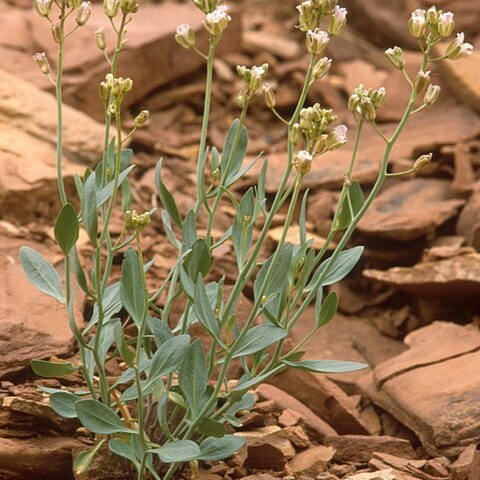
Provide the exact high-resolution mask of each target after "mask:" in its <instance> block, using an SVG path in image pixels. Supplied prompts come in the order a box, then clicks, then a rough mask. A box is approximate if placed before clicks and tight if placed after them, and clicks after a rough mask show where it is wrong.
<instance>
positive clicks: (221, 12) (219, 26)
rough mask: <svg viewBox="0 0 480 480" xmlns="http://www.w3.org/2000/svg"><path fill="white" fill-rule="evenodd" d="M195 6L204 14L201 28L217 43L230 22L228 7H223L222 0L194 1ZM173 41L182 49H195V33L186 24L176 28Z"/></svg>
mask: <svg viewBox="0 0 480 480" xmlns="http://www.w3.org/2000/svg"><path fill="white" fill-rule="evenodd" d="M193 3H194V4H195V6H196V7H197V8H198V9H199V10H201V11H202V12H203V13H204V14H205V20H204V21H203V26H204V27H205V30H207V32H208V33H209V34H210V35H211V36H212V37H213V38H214V39H215V42H219V41H220V38H221V36H222V33H223V32H224V30H225V29H226V28H227V27H228V25H229V23H230V22H231V21H232V17H231V16H230V15H229V14H228V7H227V6H226V5H223V1H222V0H194V2H193ZM175 40H176V41H177V43H178V44H180V45H181V46H182V47H183V48H186V49H190V48H195V42H196V38H195V31H194V30H193V28H192V27H191V26H190V25H189V24H188V23H182V24H181V25H179V26H178V27H177V33H176V35H175Z"/></svg>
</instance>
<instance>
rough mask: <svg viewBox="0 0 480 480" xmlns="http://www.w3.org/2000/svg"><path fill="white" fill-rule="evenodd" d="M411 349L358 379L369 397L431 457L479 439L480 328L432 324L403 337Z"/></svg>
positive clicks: (451, 452) (452, 452) (455, 451)
mask: <svg viewBox="0 0 480 480" xmlns="http://www.w3.org/2000/svg"><path fill="white" fill-rule="evenodd" d="M406 343H407V345H409V346H410V350H409V351H406V352H404V353H402V354H401V355H399V356H398V357H396V358H395V359H392V360H389V361H387V362H384V363H383V364H380V365H378V366H377V367H376V368H375V369H374V371H373V373H371V374H368V375H367V376H365V377H362V378H361V379H360V380H359V381H358V386H359V388H360V389H361V390H362V391H363V392H364V393H365V394H366V395H367V396H369V397H370V399H371V400H372V401H373V402H374V403H376V404H378V405H379V406H381V407H382V408H383V409H385V410H387V411H388V412H390V413H391V414H392V415H393V416H395V417H396V418H397V419H398V420H399V421H400V422H401V423H403V424H405V425H406V426H407V427H408V428H410V429H411V430H413V431H414V432H415V433H416V434H417V435H418V437H419V438H420V440H421V441H422V443H423V445H424V446H425V448H426V449H427V451H428V453H429V454H431V455H433V456H441V455H445V456H448V457H452V456H455V455H458V454H459V453H460V452H461V451H462V450H463V449H464V448H465V447H466V446H468V445H469V444H471V443H478V442H479V441H480V424H479V423H478V417H479V415H480V404H479V403H478V397H479V395H480V371H479V369H478V362H479V361H480V332H479V331H478V330H477V329H475V328H473V327H462V326H459V325H455V324H450V323H448V324H447V323H446V322H435V323H433V324H432V325H429V326H428V327H425V328H422V329H420V330H417V331H416V332H414V333H412V334H410V335H408V336H407V337H406Z"/></svg>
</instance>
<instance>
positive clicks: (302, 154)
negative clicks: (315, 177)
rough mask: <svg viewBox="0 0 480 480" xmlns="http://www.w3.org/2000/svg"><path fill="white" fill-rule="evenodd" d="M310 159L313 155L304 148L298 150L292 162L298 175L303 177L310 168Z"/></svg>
mask: <svg viewBox="0 0 480 480" xmlns="http://www.w3.org/2000/svg"><path fill="white" fill-rule="evenodd" d="M312 160H313V156H312V155H311V154H310V153H309V152H307V151H306V150H300V151H299V152H297V154H296V155H295V158H294V160H293V164H294V166H295V169H296V170H297V172H298V174H299V175H301V176H302V177H303V176H304V175H306V174H307V173H308V172H309V171H310V170H311V168H312Z"/></svg>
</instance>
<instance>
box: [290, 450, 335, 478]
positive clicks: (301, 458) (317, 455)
mask: <svg viewBox="0 0 480 480" xmlns="http://www.w3.org/2000/svg"><path fill="white" fill-rule="evenodd" d="M334 455H335V449H334V448H332V447H325V446H323V445H319V446H316V447H310V448H309V449H307V450H304V451H303V452H300V453H298V454H297V455H296V456H295V457H294V458H293V460H292V461H291V462H290V467H291V468H292V471H293V473H294V474H295V475H307V476H309V477H312V478H315V477H316V476H317V475H318V474H319V473H321V472H324V471H325V469H326V467H327V464H328V462H329V461H330V460H332V459H333V456H334Z"/></svg>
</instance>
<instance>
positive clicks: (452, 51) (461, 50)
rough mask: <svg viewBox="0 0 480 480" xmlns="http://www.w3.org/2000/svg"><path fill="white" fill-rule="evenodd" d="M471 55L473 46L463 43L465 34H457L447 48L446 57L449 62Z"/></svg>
mask: <svg viewBox="0 0 480 480" xmlns="http://www.w3.org/2000/svg"><path fill="white" fill-rule="evenodd" d="M472 53H473V45H472V44H471V43H467V42H465V34H464V33H463V32H462V33H457V37H456V38H455V40H453V42H452V43H451V44H450V45H449V46H448V48H447V51H446V53H445V54H446V56H447V57H448V58H450V59H451V60H457V59H459V58H463V57H467V56H469V55H471V54H472Z"/></svg>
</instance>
